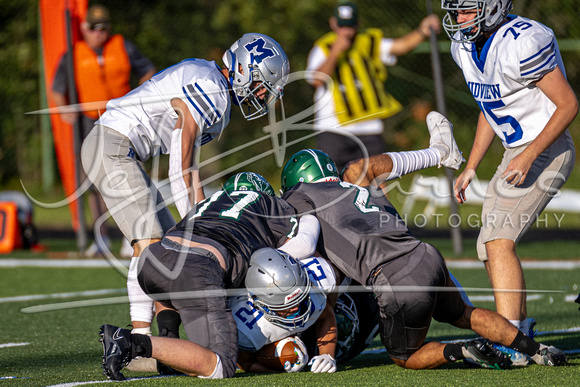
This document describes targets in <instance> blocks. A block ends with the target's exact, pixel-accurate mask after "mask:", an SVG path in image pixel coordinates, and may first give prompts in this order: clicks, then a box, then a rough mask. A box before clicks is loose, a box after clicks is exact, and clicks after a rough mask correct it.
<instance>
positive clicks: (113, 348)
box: [99, 324, 131, 380]
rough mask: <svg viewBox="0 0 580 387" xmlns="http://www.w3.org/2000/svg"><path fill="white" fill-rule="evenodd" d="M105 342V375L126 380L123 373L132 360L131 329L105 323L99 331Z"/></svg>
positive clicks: (101, 339) (102, 340)
mask: <svg viewBox="0 0 580 387" xmlns="http://www.w3.org/2000/svg"><path fill="white" fill-rule="evenodd" d="M99 335H100V336H101V338H100V341H101V342H102V343H103V375H105V376H106V377H107V378H109V379H113V380H125V376H124V375H123V374H122V373H121V370H122V369H123V367H125V366H126V365H127V364H129V361H131V331H130V330H129V329H122V328H119V327H116V326H114V325H109V324H105V325H103V326H101V331H100V332H99Z"/></svg>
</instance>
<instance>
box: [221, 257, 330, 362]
mask: <svg viewBox="0 0 580 387" xmlns="http://www.w3.org/2000/svg"><path fill="white" fill-rule="evenodd" d="M299 262H300V263H301V264H302V265H303V266H305V267H306V269H307V271H308V276H309V277H310V280H311V281H312V288H311V290H310V300H311V302H312V313H311V315H310V318H309V319H308V321H306V323H305V324H304V326H301V327H290V326H289V327H287V328H282V327H280V326H278V325H274V324H272V323H271V322H270V321H268V320H267V319H266V318H265V317H264V314H263V313H262V312H260V311H259V310H258V309H256V308H255V306H254V304H253V302H252V299H251V298H250V297H249V296H239V297H231V298H230V299H229V303H230V307H231V309H232V314H233V316H234V319H235V320H236V324H237V326H238V344H239V347H240V349H241V350H244V351H257V350H259V349H260V348H262V347H263V346H264V345H266V344H270V343H273V342H276V341H278V340H281V339H283V338H285V337H288V336H290V335H296V334H299V333H300V332H303V331H305V330H306V329H308V328H309V327H310V326H312V325H313V324H314V323H315V322H316V320H317V319H318V317H319V316H320V314H321V313H322V311H323V310H324V308H325V307H326V294H327V293H330V292H332V291H333V290H334V289H335V288H336V276H335V273H334V270H333V269H332V268H331V267H330V265H329V264H328V262H326V261H325V260H324V259H321V258H317V257H311V258H305V259H301V260H300V261H299Z"/></svg>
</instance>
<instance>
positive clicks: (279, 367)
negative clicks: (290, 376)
mask: <svg viewBox="0 0 580 387" xmlns="http://www.w3.org/2000/svg"><path fill="white" fill-rule="evenodd" d="M296 340H300V339H298V338H297V337H295V336H290V337H286V338H284V339H282V340H279V341H276V342H274V343H271V344H268V345H265V346H263V347H262V348H261V349H260V350H259V351H258V352H256V361H257V362H258V363H260V364H261V365H263V366H265V367H268V368H270V369H271V370H275V371H284V364H285V363H286V362H287V361H289V362H290V363H292V364H294V363H296V361H297V360H298V356H297V355H296V352H295V351H294V349H295V348H297V349H298V350H301V349H300V345H299V344H297V343H296Z"/></svg>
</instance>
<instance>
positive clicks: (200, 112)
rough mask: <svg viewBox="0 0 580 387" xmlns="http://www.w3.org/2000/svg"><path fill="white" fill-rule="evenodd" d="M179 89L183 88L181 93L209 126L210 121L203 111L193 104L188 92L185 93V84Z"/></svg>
mask: <svg viewBox="0 0 580 387" xmlns="http://www.w3.org/2000/svg"><path fill="white" fill-rule="evenodd" d="M181 89H182V90H183V94H185V97H186V98H187V100H188V101H189V103H190V104H191V106H193V107H194V108H195V110H197V112H198V113H199V115H200V116H201V118H203V119H204V121H205V123H206V124H207V125H208V126H211V123H210V122H209V121H208V119H207V118H206V117H205V116H204V114H203V111H201V109H200V108H199V107H198V106H197V105H196V104H195V102H193V100H192V99H191V97H190V96H189V94H188V93H187V91H186V90H185V86H182V87H181Z"/></svg>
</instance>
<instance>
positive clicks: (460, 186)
mask: <svg viewBox="0 0 580 387" xmlns="http://www.w3.org/2000/svg"><path fill="white" fill-rule="evenodd" d="M474 177H475V169H472V168H469V169H465V170H464V171H463V172H461V174H460V175H459V176H458V177H457V180H455V198H456V199H457V202H459V203H463V202H465V200H466V199H467V198H466V197H465V190H466V189H467V187H468V186H469V183H471V181H472V180H473V178H474Z"/></svg>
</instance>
